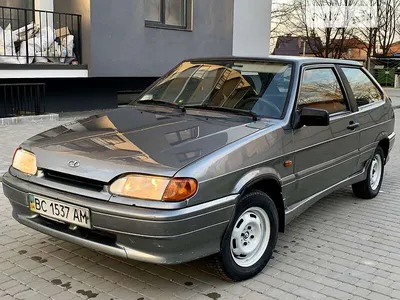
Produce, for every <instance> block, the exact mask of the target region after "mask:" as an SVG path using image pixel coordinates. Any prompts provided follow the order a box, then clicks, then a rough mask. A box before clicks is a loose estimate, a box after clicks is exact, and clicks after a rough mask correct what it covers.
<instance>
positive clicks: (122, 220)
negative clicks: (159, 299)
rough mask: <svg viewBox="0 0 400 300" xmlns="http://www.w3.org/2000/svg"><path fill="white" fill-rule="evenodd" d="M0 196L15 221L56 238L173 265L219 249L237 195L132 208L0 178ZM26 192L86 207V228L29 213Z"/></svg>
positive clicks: (121, 255)
mask: <svg viewBox="0 0 400 300" xmlns="http://www.w3.org/2000/svg"><path fill="white" fill-rule="evenodd" d="M3 189H4V194H5V196H6V197H7V198H8V199H9V200H10V202H11V205H12V207H13V217H14V218H15V219H16V220H17V221H18V222H20V223H22V224H24V225H26V226H28V227H31V228H33V229H35V230H38V231H40V232H43V233H45V234H48V235H51V236H54V237H56V238H59V239H62V240H65V241H68V242H71V243H75V244H78V245H81V246H83V247H87V248H91V249H94V250H97V251H101V252H104V253H107V254H110V255H115V256H120V257H124V258H129V259H135V260H139V261H145V262H150V263H159V264H178V263H183V262H187V261H191V260H195V259H198V258H201V257H205V256H208V255H211V254H215V253H217V252H219V250H220V244H221V239H222V237H223V235H224V232H225V230H226V228H227V226H228V223H229V221H230V219H231V217H232V216H233V213H234V210H235V204H236V201H237V195H232V196H228V197H225V198H221V199H217V200H214V201H210V202H207V203H204V204H200V205H196V206H192V207H186V208H183V209H179V210H156V209H146V208H138V207H132V206H126V205H119V204H115V203H109V202H107V201H102V200H98V199H91V198H87V197H82V196H79V195H74V194H70V193H66V192H60V191H56V190H53V189H50V188H47V187H43V186H40V185H37V184H32V183H29V182H26V181H23V180H21V179H18V178H16V177H14V176H12V175H10V174H9V173H6V174H5V175H4V177H3ZM28 193H32V194H35V195H37V196H42V197H47V198H52V199H55V200H58V201H64V202H67V203H70V204H74V205H78V206H83V207H86V208H89V209H90V211H91V220H92V229H90V230H88V229H83V228H78V229H76V230H71V229H69V226H68V224H60V223H57V222H54V221H51V220H49V219H46V218H43V217H41V216H40V215H38V214H35V213H33V212H31V211H30V209H29V204H28Z"/></svg>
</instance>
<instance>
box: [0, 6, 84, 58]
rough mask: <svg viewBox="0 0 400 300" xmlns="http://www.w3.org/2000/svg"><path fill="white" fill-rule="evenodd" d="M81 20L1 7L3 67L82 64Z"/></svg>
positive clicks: (0, 31)
mask: <svg viewBox="0 0 400 300" xmlns="http://www.w3.org/2000/svg"><path fill="white" fill-rule="evenodd" d="M81 24H82V16H81V15H77V14H69V13H58V12H49V11H42V10H32V9H25V8H14V7H6V6H0V27H1V29H0V64H81V63H82V28H81V27H82V25H81Z"/></svg>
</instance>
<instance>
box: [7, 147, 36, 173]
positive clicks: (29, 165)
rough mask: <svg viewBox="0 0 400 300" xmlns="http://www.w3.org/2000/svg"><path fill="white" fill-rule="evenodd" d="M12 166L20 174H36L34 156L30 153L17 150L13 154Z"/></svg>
mask: <svg viewBox="0 0 400 300" xmlns="http://www.w3.org/2000/svg"><path fill="white" fill-rule="evenodd" d="M12 166H13V168H14V169H17V170H18V171H21V172H22V173H25V174H29V175H35V174H36V172H37V165H36V156H35V154H33V153H32V152H28V151H25V150H23V149H17V151H15V154H14V158H13V163H12Z"/></svg>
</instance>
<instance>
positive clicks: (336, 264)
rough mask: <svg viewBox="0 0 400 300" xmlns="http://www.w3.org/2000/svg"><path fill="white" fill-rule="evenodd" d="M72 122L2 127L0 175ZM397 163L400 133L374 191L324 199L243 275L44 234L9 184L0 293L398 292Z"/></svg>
mask: <svg viewBox="0 0 400 300" xmlns="http://www.w3.org/2000/svg"><path fill="white" fill-rule="evenodd" d="M396 116H397V120H399V119H400V110H397V112H396ZM66 121H67V120H65V119H63V120H61V121H59V122H47V123H35V124H24V125H14V126H5V127H1V126H0V140H1V141H2V142H1V145H2V150H1V151H0V174H1V173H3V172H5V171H6V170H7V168H8V164H9V163H10V160H11V157H12V154H13V151H14V149H15V148H16V147H17V146H18V144H19V143H20V142H22V141H23V140H24V139H26V138H28V137H30V136H32V135H33V134H35V133H38V132H41V131H43V130H45V129H47V128H51V127H54V126H56V125H58V124H61V123H63V122H66ZM396 131H397V134H398V136H400V122H398V123H397V126H396ZM399 167H400V142H398V143H397V144H396V145H395V148H394V150H393V153H392V156H391V161H390V163H389V165H388V166H387V168H386V170H385V179H384V183H383V187H382V191H381V193H380V195H379V196H378V197H377V198H376V199H374V200H371V201H365V200H360V199H357V198H354V197H353V195H352V193H351V189H350V188H345V189H342V190H340V191H338V192H336V193H334V194H332V195H330V196H328V197H326V198H324V199H322V200H321V201H320V202H319V203H317V204H316V205H314V206H313V207H312V208H310V209H309V210H308V211H306V212H305V213H304V214H303V215H301V216H300V217H299V218H298V219H296V220H295V221H293V222H292V223H291V224H290V225H289V226H288V228H287V231H286V232H285V233H284V234H280V236H279V242H278V245H277V248H276V251H275V253H274V256H273V259H272V260H271V262H270V263H269V265H268V267H267V268H265V269H264V271H263V272H262V273H261V274H260V275H258V276H257V277H255V278H254V279H252V280H249V281H246V282H242V283H229V282H225V281H223V280H221V279H219V278H217V277H216V276H215V274H212V273H209V272H210V271H209V270H208V269H206V268H205V261H204V260H199V261H195V262H192V263H188V264H184V265H178V266H159V265H152V264H146V263H140V262H137V261H128V260H124V259H119V258H115V257H111V256H107V255H104V254H101V253H97V252H95V251H92V250H89V249H85V248H81V247H79V246H76V245H74V244H70V243H67V242H63V241H60V240H57V239H55V238H52V237H49V236H46V235H44V234H41V233H38V232H36V231H34V230H31V229H29V228H27V227H24V226H22V225H19V224H18V223H17V222H16V221H14V219H12V217H11V207H10V205H9V203H8V200H7V199H6V198H5V197H4V195H3V194H2V189H1V192H0V205H1V208H2V209H1V210H0V299H32V300H33V299H40V300H41V299H61V300H69V299H96V300H104V299H107V300H111V299H114V300H115V299H133V300H146V299H157V300H158V299H160V300H164V299H165V300H167V299H174V300H178V299H191V300H200V299H204V300H210V299H215V300H216V299H221V300H222V299H229V300H235V299H251V300H257V299H279V300H286V299H288V300H289V299H326V300H329V299H339V300H342V299H353V300H357V299H371V300H372V299H378V300H384V299H400V248H399V245H400V222H399V219H400V183H399V182H400V168H399ZM0 185H1V184H0Z"/></svg>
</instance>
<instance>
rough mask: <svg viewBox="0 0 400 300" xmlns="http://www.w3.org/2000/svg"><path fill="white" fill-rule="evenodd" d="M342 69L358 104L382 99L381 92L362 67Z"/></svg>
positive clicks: (361, 104)
mask: <svg viewBox="0 0 400 300" xmlns="http://www.w3.org/2000/svg"><path fill="white" fill-rule="evenodd" d="M342 70H343V72H344V74H345V75H346V78H347V80H348V81H349V83H350V87H351V89H352V90H353V94H354V98H355V99H356V101H357V104H358V106H363V105H367V104H370V103H375V102H379V101H382V100H383V95H382V93H381V92H380V91H379V90H378V88H377V87H376V86H375V85H374V84H373V82H372V81H371V79H369V78H368V76H367V74H365V73H364V71H363V70H362V69H356V68H342Z"/></svg>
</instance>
